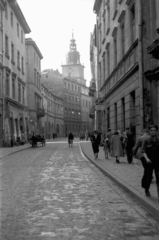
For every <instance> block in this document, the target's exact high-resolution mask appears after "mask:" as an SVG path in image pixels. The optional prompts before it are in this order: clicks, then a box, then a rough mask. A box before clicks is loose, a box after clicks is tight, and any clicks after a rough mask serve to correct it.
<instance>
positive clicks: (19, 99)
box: [18, 82, 21, 102]
mask: <svg viewBox="0 0 159 240" xmlns="http://www.w3.org/2000/svg"><path fill="white" fill-rule="evenodd" d="M18 101H19V102H21V84H20V82H18Z"/></svg>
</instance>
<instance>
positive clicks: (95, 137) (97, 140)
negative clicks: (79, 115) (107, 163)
mask: <svg viewBox="0 0 159 240" xmlns="http://www.w3.org/2000/svg"><path fill="white" fill-rule="evenodd" d="M91 143H92V149H93V152H94V156H95V159H98V153H99V145H100V136H99V134H98V131H96V130H95V131H94V133H93V135H92V137H91Z"/></svg>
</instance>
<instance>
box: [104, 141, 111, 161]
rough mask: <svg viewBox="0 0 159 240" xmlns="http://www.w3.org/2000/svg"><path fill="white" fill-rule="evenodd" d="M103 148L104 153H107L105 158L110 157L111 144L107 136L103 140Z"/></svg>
mask: <svg viewBox="0 0 159 240" xmlns="http://www.w3.org/2000/svg"><path fill="white" fill-rule="evenodd" d="M103 150H104V154H105V159H108V158H109V151H110V144H109V140H108V138H106V137H105V139H104V141H103Z"/></svg>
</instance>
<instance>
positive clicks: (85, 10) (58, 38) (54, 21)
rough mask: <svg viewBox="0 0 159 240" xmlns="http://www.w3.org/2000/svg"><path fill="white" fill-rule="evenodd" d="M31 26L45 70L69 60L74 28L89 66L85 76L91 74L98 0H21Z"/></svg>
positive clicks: (31, 35) (86, 68)
mask: <svg viewBox="0 0 159 240" xmlns="http://www.w3.org/2000/svg"><path fill="white" fill-rule="evenodd" d="M17 1H18V4H19V6H20V8H21V10H22V12H23V14H24V17H25V19H26V21H27V23H28V25H29V27H30V29H31V33H30V34H28V35H26V37H27V38H28V37H31V38H32V39H33V40H34V41H35V42H36V44H37V46H38V47H39V49H40V52H41V53H42V55H43V59H42V61H41V68H42V70H44V69H47V68H53V69H54V70H56V69H57V68H58V69H59V71H60V72H62V71H61V64H62V63H65V61H66V54H67V52H68V51H69V43H70V39H71V38H72V29H74V38H75V39H76V43H77V50H78V51H79V52H80V55H81V63H82V64H84V66H85V79H86V80H87V81H90V80H91V74H90V60H89V59H90V56H89V48H90V33H91V32H93V29H94V24H95V19H96V16H95V14H94V13H93V6H94V2H95V0H17Z"/></svg>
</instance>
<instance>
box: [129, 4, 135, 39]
mask: <svg viewBox="0 0 159 240" xmlns="http://www.w3.org/2000/svg"><path fill="white" fill-rule="evenodd" d="M130 24H131V26H130V28H131V43H133V42H134V40H135V5H134V4H133V6H132V7H131V9H130Z"/></svg>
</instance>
